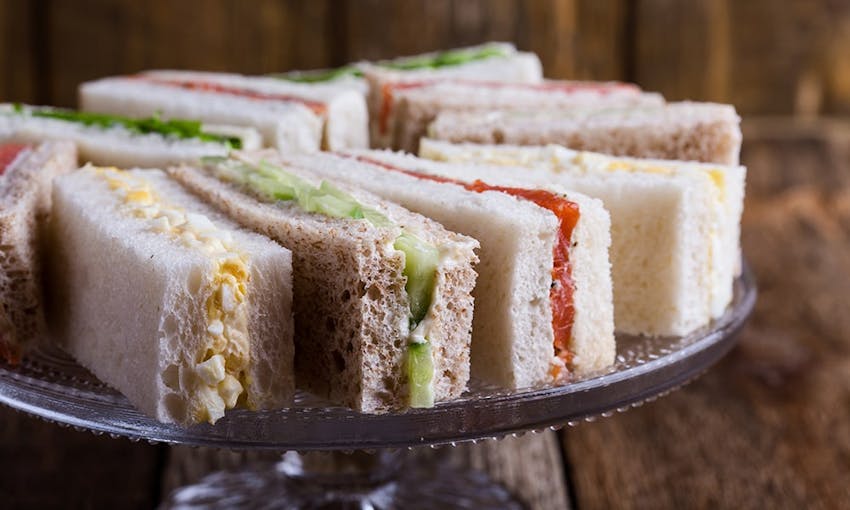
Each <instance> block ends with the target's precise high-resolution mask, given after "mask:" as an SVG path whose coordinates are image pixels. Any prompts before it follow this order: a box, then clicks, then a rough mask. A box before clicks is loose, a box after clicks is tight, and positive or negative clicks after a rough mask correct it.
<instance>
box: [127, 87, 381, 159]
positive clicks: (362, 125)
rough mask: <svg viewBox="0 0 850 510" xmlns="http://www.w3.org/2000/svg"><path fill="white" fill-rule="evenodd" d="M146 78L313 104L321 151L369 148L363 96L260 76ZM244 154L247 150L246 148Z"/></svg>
mask: <svg viewBox="0 0 850 510" xmlns="http://www.w3.org/2000/svg"><path fill="white" fill-rule="evenodd" d="M142 76H143V77H145V78H151V79H153V80H155V81H158V80H159V81H162V82H163V83H175V84H181V83H194V84H214V85H221V86H224V87H227V88H228V89H229V90H233V91H246V92H253V93H258V94H261V95H263V96H265V97H269V98H272V97H279V98H286V97H288V98H290V99H291V100H294V101H298V100H301V101H307V102H308V104H310V105H313V104H315V105H316V106H317V108H315V111H316V112H317V113H319V115H320V116H321V117H322V119H323V122H324V128H323V134H322V148H323V149H327V150H340V149H345V148H354V149H356V148H365V147H368V146H369V112H368V110H367V108H366V99H365V97H364V96H363V94H359V93H357V92H356V91H353V90H346V89H340V88H338V87H327V86H321V85H313V84H309V83H292V82H287V81H284V80H279V79H275V78H269V77H263V76H245V75H241V74H233V73H212V72H199V71H170V70H158V71H146V72H144V73H142ZM246 150H249V149H248V148H247V147H246Z"/></svg>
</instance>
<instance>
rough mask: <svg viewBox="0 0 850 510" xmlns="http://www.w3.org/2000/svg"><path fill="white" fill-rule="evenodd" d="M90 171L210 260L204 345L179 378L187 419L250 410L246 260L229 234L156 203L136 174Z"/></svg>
mask: <svg viewBox="0 0 850 510" xmlns="http://www.w3.org/2000/svg"><path fill="white" fill-rule="evenodd" d="M94 171H95V173H96V174H97V175H99V176H101V177H102V178H103V179H104V180H105V181H106V183H107V184H108V185H109V187H110V189H112V190H113V191H116V192H117V193H119V194H120V196H121V198H122V200H123V202H124V205H125V207H126V208H127V210H128V211H129V213H130V214H132V215H133V216H135V217H137V218H142V219H145V220H148V221H149V222H150V229H151V230H152V231H154V232H160V233H167V234H169V235H170V236H171V237H172V238H174V239H176V240H179V241H180V242H182V243H183V244H184V245H185V246H187V247H189V248H194V249H200V250H203V251H204V252H205V253H206V254H207V255H208V257H209V258H210V259H211V260H212V262H213V270H212V274H211V275H210V278H209V279H208V280H209V283H208V284H207V285H206V286H205V287H204V288H202V289H201V290H200V291H199V293H200V294H201V295H207V296H208V297H207V299H206V301H205V303H204V310H205V311H206V320H207V328H206V331H205V335H206V341H205V342H204V346H205V347H204V348H203V349H201V351H200V352H197V353H195V355H194V359H192V360H190V363H187V365H190V366H192V369H191V372H192V373H191V374H189V377H181V384H190V385H191V386H192V387H191V388H190V393H191V394H193V395H194V396H195V397H196V398H195V400H194V401H192V402H189V413H190V415H191V416H192V417H193V418H194V420H195V421H209V422H210V423H215V422H216V421H217V420H218V419H220V418H222V417H223V416H224V412H225V410H227V409H233V408H234V407H236V406H237V405H243V406H246V407H249V408H253V407H254V403H253V402H251V400H250V398H249V397H248V395H247V391H246V388H247V387H248V384H249V382H250V381H249V376H248V368H249V362H250V346H249V337H248V303H247V299H246V294H247V288H248V283H249V281H250V272H249V271H248V261H247V258H246V257H245V255H244V254H242V253H240V252H239V251H238V250H237V249H236V247H235V245H234V242H233V239H232V237H231V235H230V232H228V231H226V230H222V229H220V228H218V227H217V226H216V225H215V224H214V223H213V222H211V221H210V220H209V218H207V217H206V216H204V215H202V214H194V213H187V212H185V211H184V210H183V209H182V208H179V207H176V206H173V205H171V204H168V203H166V202H164V201H162V200H160V198H159V197H158V196H157V195H156V194H155V193H154V192H153V190H152V189H151V187H150V184H149V183H148V181H147V180H146V179H144V178H143V177H141V176H140V175H138V174H131V173H129V172H127V171H124V170H119V169H117V168H95V169H94ZM186 381H188V382H186Z"/></svg>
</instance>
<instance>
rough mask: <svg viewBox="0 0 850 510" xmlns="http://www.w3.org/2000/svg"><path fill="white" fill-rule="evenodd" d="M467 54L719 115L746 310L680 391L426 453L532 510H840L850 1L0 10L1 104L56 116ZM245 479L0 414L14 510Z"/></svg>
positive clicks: (0, 1)
mask: <svg viewBox="0 0 850 510" xmlns="http://www.w3.org/2000/svg"><path fill="white" fill-rule="evenodd" d="M486 40H508V41H514V42H515V43H516V44H517V45H518V46H519V47H520V48H523V49H528V50H532V51H535V52H537V53H538V54H539V55H540V56H541V59H542V61H543V65H544V68H545V70H546V74H547V75H548V76H550V77H553V78H582V79H619V80H629V81H636V82H637V83H639V84H640V85H642V86H643V87H645V88H646V89H649V90H657V91H660V92H662V93H664V94H665V95H666V96H667V97H668V98H670V99H684V98H690V99H698V100H711V101H723V102H730V103H733V104H735V105H736V106H737V108H738V109H739V111H740V112H742V113H743V114H744V116H745V123H744V127H745V144H744V152H743V160H744V163H745V164H747V165H748V167H749V176H748V198H747V209H746V213H745V218H744V224H743V243H744V249H745V252H746V253H747V255H748V257H749V258H750V260H751V262H752V265H753V267H754V268H755V271H756V273H757V275H758V278H759V282H760V285H761V297H760V300H759V303H758V306H757V309H756V312H755V315H754V317H753V319H752V321H751V323H750V324H749V325H748V327H747V328H746V330H745V332H744V334H743V335H742V338H741V343H740V345H739V346H738V347H737V348H736V349H735V350H734V351H733V352H732V353H731V354H730V356H729V357H728V358H727V359H725V360H724V361H723V362H722V363H721V364H720V365H719V366H718V367H716V368H715V369H714V370H712V371H710V372H709V373H708V374H707V375H706V376H704V377H703V378H702V379H700V380H698V381H697V382H695V383H693V384H691V385H689V386H687V387H686V388H685V389H683V390H681V391H679V392H677V393H674V394H673V395H671V396H669V397H666V398H664V399H661V400H659V401H657V402H655V403H653V404H649V405H645V406H643V407H641V408H639V409H635V410H632V411H629V412H627V413H625V414H622V415H616V416H614V417H612V418H609V419H603V420H600V421H598V422H596V423H593V424H582V425H581V426H579V427H576V428H574V429H569V430H566V431H563V432H561V433H558V434H555V433H551V432H550V433H546V434H543V435H535V436H525V437H523V438H519V439H515V440H507V441H504V442H501V443H488V444H487V445H484V446H481V445H479V446H475V447H473V446H466V447H463V448H459V449H457V450H447V452H448V453H446V455H448V456H449V457H451V458H452V459H453V462H455V463H459V464H462V465H472V466H475V467H477V468H479V469H483V470H486V471H487V472H489V473H490V474H491V475H492V476H494V477H495V478H497V479H499V480H501V481H503V482H504V483H505V484H506V485H507V486H508V487H509V488H510V489H511V490H512V491H513V492H514V493H515V494H517V495H518V496H519V497H521V498H522V499H523V501H524V502H525V503H526V504H527V505H528V506H529V507H530V508H535V509H538V508H539V509H549V508H552V509H555V508H564V507H573V508H578V509H583V508H690V507H699V508H705V507H719V508H799V507H807V508H811V507H821V508H839V507H842V506H846V505H847V501H848V500H850V485H848V484H847V473H850V460H849V459H850V428H848V425H847V424H848V423H850V408H848V406H847V402H850V338H848V332H849V331H850V314H847V313H846V303H845V300H844V296H845V295H847V292H848V290H850V182H848V180H850V169H848V162H850V123H848V122H847V121H846V120H842V119H841V118H840V117H839V116H840V115H842V114H847V113H848V112H850V58H848V56H847V55H848V53H847V50H848V48H850V3H849V2H838V1H834V0H787V1H784V2H782V3H781V6H780V5H779V3H777V2H775V1H771V0H747V1H735V0H689V1H684V0H611V1H595V0H531V1H521V0H490V1H487V0H462V1H450V0H403V1H399V2H394V1H390V0H363V1H354V0H339V1H335V0H313V1H310V2H302V1H297V0H281V1H273V0H255V1H253V2H250V3H247V2H244V1H238V0H181V1H179V2H174V1H168V0H150V1H147V2H138V1H130V0H76V1H73V2H70V1H62V0H29V1H28V0H0V101H24V102H30V103H37V104H57V105H67V106H70V105H73V104H74V103H75V98H76V86H77V85H78V84H79V83H80V82H82V81H85V80H88V79H92V78H97V77H99V76H104V75H111V74H119V73H128V72H134V71H137V70H141V69H146V68H169V67H170V68H194V69H209V70H228V71H236V72H244V73H266V72H275V71H283V70H287V69H293V68H312V67H325V66H334V65H340V64H343V63H345V62H348V61H351V60H356V59H361V58H384V57H391V56H394V55H398V54H409V53H416V52H420V51H427V50H433V49H437V48H449V47H454V46H458V45H464V44H474V43H478V42H481V41H486ZM822 117H829V118H822ZM421 455H430V453H429V452H425V453H421ZM245 460H246V457H245V456H242V455H236V454H232V453H229V452H227V453H216V452H211V451H206V450H191V449H174V450H169V449H168V448H165V447H160V446H150V445H147V444H133V443H130V442H128V441H125V440H110V439H108V438H104V437H95V436H93V435H91V434H88V433H85V432H77V431H73V430H68V429H61V428H59V427H57V426H55V425H51V424H46V423H43V422H40V421H38V420H35V419H31V418H26V417H23V416H22V415H18V414H16V413H14V412H12V411H9V410H7V409H0V470H2V473H3V476H0V501H3V502H4V505H5V504H6V503H8V502H11V503H12V507H21V508H68V507H72V508H116V507H120V508H151V507H153V506H155V505H156V503H157V502H158V500H159V498H160V496H161V495H162V494H163V493H167V492H168V491H169V490H171V489H172V488H174V487H177V486H179V485H182V484H185V483H190V482H192V481H195V480H197V479H198V477H200V476H202V475H203V474H204V473H206V472H208V471H210V470H211V469H215V468H218V467H227V466H235V465H238V463H241V462H244V461H245Z"/></svg>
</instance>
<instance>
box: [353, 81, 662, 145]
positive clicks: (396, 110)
mask: <svg viewBox="0 0 850 510" xmlns="http://www.w3.org/2000/svg"><path fill="white" fill-rule="evenodd" d="M366 79H367V80H368V81H369V90H370V99H369V107H370V118H371V134H372V146H373V147H383V148H392V149H396V150H405V151H407V152H412V153H415V152H416V150H417V148H418V146H419V139H420V138H421V137H423V136H425V135H426V133H427V130H428V125H429V124H430V123H431V121H433V120H434V119H435V118H436V117H437V115H438V114H440V113H442V112H444V111H455V112H457V111H462V112H490V111H494V110H522V111H549V110H570V109H574V108H586V107H589V106H595V107H606V108H607V107H617V108H634V107H644V106H659V105H661V104H663V103H664V100H663V98H662V97H661V96H660V95H658V94H651V93H646V92H642V91H641V90H640V88H638V87H637V86H636V85H632V84H628V83H618V82H587V81H544V82H541V83H513V82H502V81H495V80H485V79H481V78H474V79H469V78H443V79H421V80H397V79H395V78H394V75H393V74H392V73H389V72H386V71H378V70H369V71H367V72H366Z"/></svg>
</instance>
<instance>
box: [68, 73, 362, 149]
mask: <svg viewBox="0 0 850 510" xmlns="http://www.w3.org/2000/svg"><path fill="white" fill-rule="evenodd" d="M79 92H80V101H81V104H82V109H83V110H85V111H91V112H100V113H109V114H120V115H152V114H153V113H154V112H160V113H161V114H162V115H163V116H166V117H188V118H196V119H200V120H202V121H204V122H215V123H222V124H231V125H236V126H246V127H253V128H256V129H257V130H259V131H260V133H261V134H262V137H263V145H264V146H267V147H275V148H277V149H280V150H284V151H292V150H299V151H315V150H319V149H321V148H324V149H331V150H339V149H343V148H346V147H352V148H357V147H367V146H368V145H369V131H368V129H369V128H368V123H369V119H368V111H367V109H366V102H365V99H364V98H363V95H362V94H359V93H357V92H355V91H352V90H346V89H339V88H328V87H316V86H312V85H309V84H301V83H289V82H285V81H281V80H277V79H274V78H269V77H261V76H243V75H239V74H231V73H212V72H199V71H171V70H157V71H146V72H143V73H139V74H135V75H132V76H115V77H111V78H103V79H100V80H96V81H92V82H88V83H84V84H82V85H80V90H79ZM246 149H247V148H246Z"/></svg>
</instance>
